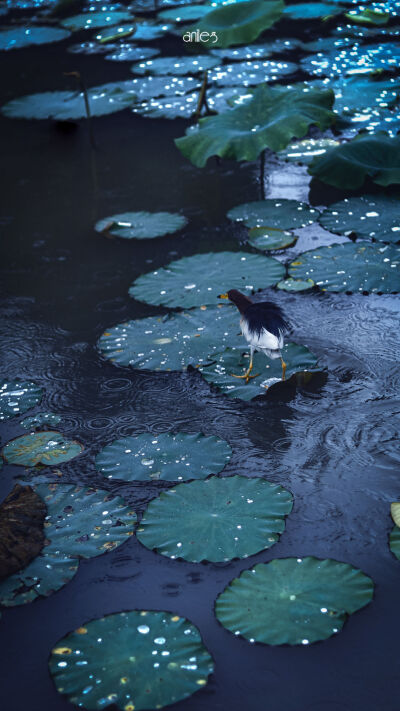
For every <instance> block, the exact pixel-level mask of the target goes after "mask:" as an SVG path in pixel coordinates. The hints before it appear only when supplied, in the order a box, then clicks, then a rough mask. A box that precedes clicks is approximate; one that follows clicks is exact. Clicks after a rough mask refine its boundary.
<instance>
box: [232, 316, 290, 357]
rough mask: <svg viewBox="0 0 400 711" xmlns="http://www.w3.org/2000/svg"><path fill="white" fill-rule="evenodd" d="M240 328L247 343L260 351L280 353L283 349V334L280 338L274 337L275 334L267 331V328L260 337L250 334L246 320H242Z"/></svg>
mask: <svg viewBox="0 0 400 711" xmlns="http://www.w3.org/2000/svg"><path fill="white" fill-rule="evenodd" d="M240 328H241V329H242V333H243V336H244V337H245V339H246V341H247V343H249V344H250V345H251V346H254V348H257V349H258V350H260V351H262V350H266V351H278V350H280V349H281V348H283V335H282V334H280V335H279V338H278V337H277V336H274V334H273V333H270V332H269V331H267V329H266V328H263V330H262V331H261V333H260V335H259V336H258V335H257V334H256V333H250V331H249V329H248V326H247V322H246V320H245V319H244V318H241V319H240Z"/></svg>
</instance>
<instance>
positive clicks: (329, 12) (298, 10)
mask: <svg viewBox="0 0 400 711" xmlns="http://www.w3.org/2000/svg"><path fill="white" fill-rule="evenodd" d="M342 12H344V8H343V7H340V5H333V4H331V3H325V2H307V3H305V2H302V3H299V4H297V5H287V6H286V7H285V15H287V16H288V17H290V18H291V19H292V20H305V21H306V22H308V21H309V20H319V19H324V18H326V17H331V16H333V15H340V14H341V13H342Z"/></svg>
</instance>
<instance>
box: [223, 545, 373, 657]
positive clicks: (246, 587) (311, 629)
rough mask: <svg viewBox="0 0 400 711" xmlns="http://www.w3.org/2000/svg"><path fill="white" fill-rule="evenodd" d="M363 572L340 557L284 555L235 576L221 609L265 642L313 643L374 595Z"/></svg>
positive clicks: (240, 630) (236, 626)
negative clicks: (339, 559) (339, 561)
mask: <svg viewBox="0 0 400 711" xmlns="http://www.w3.org/2000/svg"><path fill="white" fill-rule="evenodd" d="M373 589H374V585H373V582H372V580H371V578H369V577H368V576H367V575H365V574H364V573H363V572H362V571H361V570H358V569H357V568H354V567H353V566H352V565H349V564H347V563H338V562H337V561H336V560H332V559H329V558H327V559H325V560H319V559H318V558H314V557H311V556H310V557H307V558H297V559H296V558H281V559H275V560H272V561H271V562H270V563H267V564H264V563H260V564H259V565H255V566H254V568H252V569H251V570H245V571H244V572H243V573H242V574H241V575H240V576H239V577H238V578H235V579H234V580H232V582H231V583H230V584H229V585H228V587H227V588H226V589H225V590H224V592H223V593H222V594H221V595H219V597H218V598H217V601H216V605H215V613H216V616H217V619H218V620H219V622H220V623H221V624H222V625H223V626H224V627H226V629H228V630H229V631H230V632H233V633H234V634H235V635H241V636H242V637H245V638H246V639H248V640H249V641H250V642H261V643H263V644H271V645H278V644H290V645H297V644H303V645H307V644H312V643H313V642H318V641H320V640H323V639H327V638H328V637H331V636H332V635H333V634H335V633H336V632H339V631H340V630H341V629H342V627H343V625H344V623H345V621H346V620H347V618H348V616H349V615H351V614H353V613H354V612H356V611H357V610H360V609H361V608H362V607H365V605H368V603H369V602H370V601H371V599H372V595H373Z"/></svg>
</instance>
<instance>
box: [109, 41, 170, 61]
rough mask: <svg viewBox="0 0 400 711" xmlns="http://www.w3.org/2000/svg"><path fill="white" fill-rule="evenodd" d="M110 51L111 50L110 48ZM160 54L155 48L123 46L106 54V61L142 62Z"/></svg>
mask: <svg viewBox="0 0 400 711" xmlns="http://www.w3.org/2000/svg"><path fill="white" fill-rule="evenodd" d="M108 49H110V48H109V47H108ZM157 54H160V50H159V49H155V48H154V47H139V45H133V44H131V45H123V46H118V47H115V49H114V50H113V51H112V52H110V54H106V57H105V59H109V60H110V61H111V62H140V61H141V60H142V59H150V57H155V56H156V55H157Z"/></svg>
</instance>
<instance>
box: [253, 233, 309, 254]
mask: <svg viewBox="0 0 400 711" xmlns="http://www.w3.org/2000/svg"><path fill="white" fill-rule="evenodd" d="M296 241H297V237H296V235H294V234H293V233H292V232H287V231H286V230H277V229H274V228H273V227H253V228H252V229H251V230H250V231H249V239H248V243H249V244H250V245H251V246H252V247H255V249H259V250H260V251H261V252H264V251H268V250H270V249H285V248H286V247H291V246H292V245H293V244H296Z"/></svg>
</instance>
